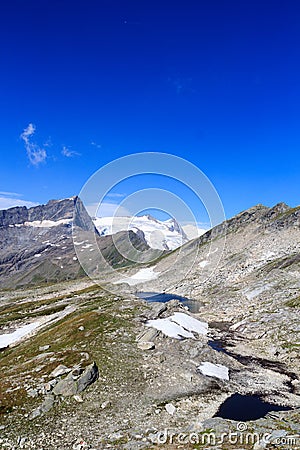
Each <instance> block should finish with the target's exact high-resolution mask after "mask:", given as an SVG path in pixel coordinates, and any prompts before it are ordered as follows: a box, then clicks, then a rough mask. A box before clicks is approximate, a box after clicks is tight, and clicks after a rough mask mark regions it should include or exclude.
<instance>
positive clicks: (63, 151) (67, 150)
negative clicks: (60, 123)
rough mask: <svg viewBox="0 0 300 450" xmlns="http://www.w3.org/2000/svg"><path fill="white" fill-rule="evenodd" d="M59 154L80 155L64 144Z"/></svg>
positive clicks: (69, 156)
mask: <svg viewBox="0 0 300 450" xmlns="http://www.w3.org/2000/svg"><path fill="white" fill-rule="evenodd" d="M61 154H62V155H63V156H66V157H67V158H72V157H73V156H80V153H78V152H75V151H74V150H71V149H70V148H69V147H66V146H65V145H64V146H63V148H62V150H61Z"/></svg>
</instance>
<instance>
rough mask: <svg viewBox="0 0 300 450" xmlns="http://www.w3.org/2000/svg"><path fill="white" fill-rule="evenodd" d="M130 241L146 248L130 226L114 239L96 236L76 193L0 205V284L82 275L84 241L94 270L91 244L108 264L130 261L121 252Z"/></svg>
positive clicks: (137, 247) (138, 247)
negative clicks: (29, 205)
mask: <svg viewBox="0 0 300 450" xmlns="http://www.w3.org/2000/svg"><path fill="white" fill-rule="evenodd" d="M75 212H76V214H74V213H75ZM73 238H74V242H73ZM128 238H129V239H128ZM76 239H77V240H76ZM91 242H92V244H91ZM129 243H130V246H133V247H134V248H135V249H137V250H139V251H140V253H142V252H143V251H145V250H149V247H148V245H147V243H146V241H145V239H144V238H143V237H142V236H140V235H139V234H137V233H134V232H133V231H128V232H127V231H121V232H119V233H117V234H116V235H115V236H114V239H112V236H100V235H99V233H98V231H97V230H96V228H95V226H94V224H93V221H92V219H91V218H90V216H89V215H88V213H87V211H86V209H85V207H84V205H83V203H82V202H81V200H80V199H79V198H78V197H71V198H67V199H63V200H51V201H49V202H48V203H47V204H46V205H39V206H35V207H32V208H26V207H25V206H21V207H14V208H10V209H6V210H2V211H0V282H1V285H2V287H15V286H22V285H26V284H38V283H41V282H55V281H59V280H65V279H74V278H77V277H80V276H84V271H83V270H82V268H81V266H80V264H79V262H78V258H77V253H78V252H80V251H83V250H84V248H85V247H87V246H88V247H91V248H89V258H88V260H89V265H90V267H92V269H93V270H100V271H101V267H100V269H99V264H98V260H97V256H96V254H97V253H99V252H96V251H94V250H95V246H98V248H99V250H100V252H101V254H102V256H103V258H104V259H105V260H107V261H108V263H109V264H110V265H113V266H114V265H116V266H118V267H119V266H122V265H128V264H131V263H132V261H129V260H126V257H124V256H123V255H124V254H128V249H127V248H126V247H128V245H129ZM75 247H76V251H75ZM117 248H118V250H117ZM76 252H77V253H76ZM97 267H98V268H97Z"/></svg>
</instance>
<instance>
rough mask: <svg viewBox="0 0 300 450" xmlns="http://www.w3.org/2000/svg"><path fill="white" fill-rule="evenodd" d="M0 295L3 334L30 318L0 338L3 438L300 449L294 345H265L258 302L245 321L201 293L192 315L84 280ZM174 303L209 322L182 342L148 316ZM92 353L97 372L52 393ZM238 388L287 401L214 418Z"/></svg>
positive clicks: (53, 443)
mask: <svg viewBox="0 0 300 450" xmlns="http://www.w3.org/2000/svg"><path fill="white" fill-rule="evenodd" d="M0 299H1V303H0V311H1V318H0V326H1V331H0V334H1V335H4V334H6V335H8V334H10V333H13V332H16V330H18V329H21V328H22V327H24V326H27V325H29V326H30V324H31V326H32V328H30V327H29V328H28V331H29V332H30V334H27V335H24V336H18V337H19V338H20V339H21V340H19V341H17V342H9V341H8V340H7V337H6V341H4V338H3V337H2V340H1V336H0V344H1V343H2V347H3V346H4V344H5V345H6V344H9V347H7V348H2V350H1V353H0V370H1V382H0V420H1V422H0V436H1V437H0V444H1V445H2V448H6V449H12V448H30V449H42V448H43V449H47V450H51V449H56V450H58V449H83V448H87V449H108V448H112V449H129V450H131V449H132V450H135V449H140V448H141V449H152V448H159V447H161V448H166V449H177V448H178V449H179V448H182V449H189V448H191V449H197V448H228V449H230V448H249V449H250V448H255V449H257V450H258V449H259V448H274V447H276V448H300V436H299V433H300V425H299V419H300V382H299V379H300V364H299V355H298V352H297V346H298V345H299V343H297V342H296V341H294V340H293V339H294V338H293V336H295V335H294V334H293V333H292V334H291V340H290V342H289V345H287V344H286V334H284V339H283V338H282V337H281V335H280V333H278V339H277V341H276V340H273V341H272V345H271V343H270V342H269V341H268V340H266V339H267V338H266V335H267V336H268V331H269V330H270V329H271V328H270V327H273V322H268V321H267V320H266V325H265V329H264V330H263V331H262V330H261V329H255V320H254V318H255V311H253V310H252V312H251V314H250V312H249V320H246V319H244V321H243V320H240V310H239V309H238V308H235V309H234V308H231V310H230V314H229V313H228V312H227V314H225V313H224V314H222V312H221V311H220V309H214V308H213V307H212V306H211V304H209V303H208V302H200V299H199V303H200V304H201V307H200V308H199V312H198V313H197V314H190V313H189V312H187V311H186V310H185V309H184V307H183V305H182V304H180V302H179V301H178V300H171V301H169V302H168V303H166V304H162V303H147V302H146V301H145V300H143V299H140V298H137V297H136V296H135V295H133V294H131V293H124V294H122V293H121V290H120V294H119V295H113V294H109V293H108V292H107V291H106V290H104V289H102V288H100V287H99V286H98V285H93V284H91V282H89V281H87V280H86V279H82V280H80V281H75V282H74V281H73V282H64V283H60V284H58V285H51V286H42V287H39V288H35V289H27V290H24V289H23V290H18V291H2V292H0ZM196 300H197V298H196ZM175 313H177V314H178V313H184V314H186V315H189V316H192V317H193V318H194V319H199V320H200V321H201V322H205V323H208V334H207V335H206V334H205V332H204V333H201V332H200V328H199V333H197V332H196V333H195V332H192V337H190V338H187V339H182V340H180V339H175V338H171V337H167V336H165V335H164V334H163V333H161V332H160V333H159V332H158V331H156V330H155V328H153V327H147V326H146V322H147V321H148V320H152V321H153V320H156V319H157V318H160V319H166V318H168V317H170V316H174V314H175ZM229 316H230V319H229ZM294 316H295V317H294ZM175 317H176V315H175ZM177 317H178V315H177ZM181 317H183V316H181ZM296 319H297V310H296V309H295V308H293V309H292V312H291V314H290V323H293V320H295V323H296ZM35 323H38V327H35V326H34V325H32V324H35ZM268 323H269V324H270V327H269V325H268ZM251 327H252V328H251ZM3 342H4V344H3ZM94 361H95V363H96V365H97V367H98V371H99V373H98V379H97V380H96V381H95V379H92V378H91V379H90V381H89V386H88V387H87V388H86V389H84V390H83V391H82V392H80V393H78V392H75V391H72V389H73V387H74V386H75V385H74V383H75V382H74V383H73V380H72V383H73V384H72V383H71V384H69V385H68V386H66V385H64V386H63V390H62V391H61V392H60V393H56V394H54V392H55V386H56V385H58V383H59V382H60V380H64V379H66V378H67V377H69V379H70V374H73V375H74V379H75V380H76V379H77V380H79V379H80V378H78V377H79V376H81V375H79V374H82V370H84V369H85V368H86V367H88V368H89V367H91V366H92V363H93V362H94ZM201 365H202V367H204V368H205V370H202V371H201V370H199V367H200V366H201ZM58 366H61V367H60V371H61V373H60V372H59V371H57V372H56V375H55V372H54V375H53V373H52V372H53V371H54V370H55V369H57V367H58ZM222 368H227V369H228V371H227V372H226V371H225V372H224V369H222ZM211 369H213V371H212V373H211V372H210V370H211ZM220 373H222V374H223V375H224V374H225V373H226V374H227V373H228V374H229V376H228V378H229V379H226V378H227V377H226V376H218V374H220ZM50 374H51V375H50ZM56 389H57V388H56ZM68 389H69V390H68ZM56 392H58V390H57V391H56ZM233 394H240V395H241V396H243V395H248V396H249V395H252V396H253V395H256V396H260V397H261V398H262V399H263V400H265V401H267V402H269V403H271V404H274V405H275V406H276V405H277V406H281V408H280V409H285V407H289V408H290V409H289V410H286V411H277V412H271V413H269V414H268V415H267V416H265V417H263V418H259V419H255V420H249V421H246V422H243V421H242V420H239V417H238V415H239V411H236V412H235V414H237V417H236V418H235V420H234V419H232V420H228V419H222V418H220V417H214V416H215V415H216V414H217V412H218V410H219V408H220V406H221V405H222V404H223V403H224V401H225V400H226V399H228V398H229V397H230V396H232V395H233ZM275 406H274V409H276V407H275ZM242 410H243V408H242V407H241V411H240V413H241V417H242V413H243V412H244V411H242ZM236 433H237V434H236ZM264 438H265V439H266V442H264ZM267 441H268V442H267Z"/></svg>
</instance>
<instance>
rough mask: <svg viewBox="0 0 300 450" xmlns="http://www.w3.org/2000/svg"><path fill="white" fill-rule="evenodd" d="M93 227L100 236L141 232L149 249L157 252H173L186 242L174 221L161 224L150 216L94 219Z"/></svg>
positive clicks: (183, 234) (181, 230)
mask: <svg viewBox="0 0 300 450" xmlns="http://www.w3.org/2000/svg"><path fill="white" fill-rule="evenodd" d="M94 225H95V227H96V228H97V230H98V232H99V233H100V235H102V236H105V235H108V234H115V233H117V232H119V231H126V230H132V231H134V232H136V233H138V234H140V233H141V232H142V233H143V235H144V238H145V241H146V242H147V244H148V245H149V247H152V248H155V249H159V250H174V249H176V248H178V247H180V246H181V245H183V244H184V243H185V242H187V241H188V238H187V236H186V234H185V232H184V231H183V229H182V228H181V226H180V225H179V224H178V222H176V220H175V219H169V220H166V221H164V222H162V221H160V220H157V219H155V218H154V217H152V216H150V215H147V216H141V217H118V216H115V217H97V218H95V219H94Z"/></svg>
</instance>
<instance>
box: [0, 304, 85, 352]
mask: <svg viewBox="0 0 300 450" xmlns="http://www.w3.org/2000/svg"><path fill="white" fill-rule="evenodd" d="M75 310H76V307H75V306H73V305H70V306H67V307H66V308H65V309H64V310H63V311H59V312H57V313H54V314H50V315H48V316H41V317H39V318H38V319H37V320H36V321H35V322H32V323H29V324H27V325H23V326H21V327H20V328H18V329H17V330H15V331H14V332H13V333H4V334H0V348H5V347H7V346H8V345H12V344H15V343H16V342H18V341H20V340H22V339H23V338H26V337H29V336H30V335H31V334H32V333H33V331H35V330H37V329H38V328H40V327H42V326H44V325H46V324H47V323H49V322H52V321H57V320H60V319H62V318H63V317H65V316H67V315H68V314H71V313H72V312H74V311H75Z"/></svg>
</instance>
